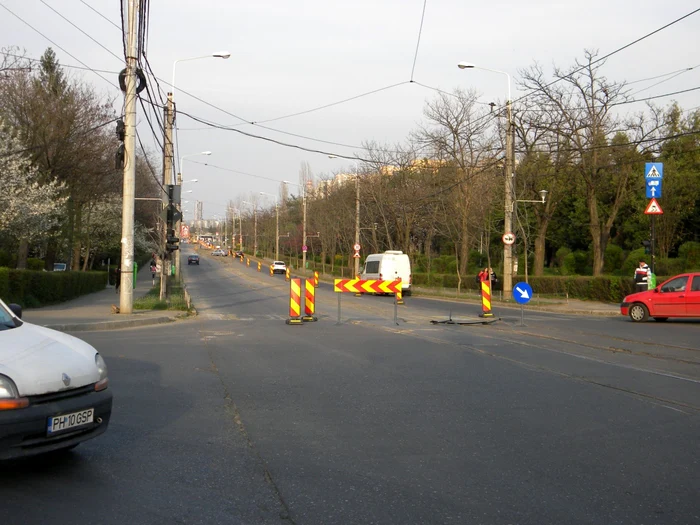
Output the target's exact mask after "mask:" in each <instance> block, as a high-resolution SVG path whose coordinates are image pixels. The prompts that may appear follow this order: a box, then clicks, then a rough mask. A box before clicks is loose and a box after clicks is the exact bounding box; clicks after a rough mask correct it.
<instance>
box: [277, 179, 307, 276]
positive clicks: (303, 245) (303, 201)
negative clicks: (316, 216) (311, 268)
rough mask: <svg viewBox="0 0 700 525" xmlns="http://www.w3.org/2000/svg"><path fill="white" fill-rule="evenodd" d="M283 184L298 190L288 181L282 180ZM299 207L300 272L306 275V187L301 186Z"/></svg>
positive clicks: (297, 185)
mask: <svg viewBox="0 0 700 525" xmlns="http://www.w3.org/2000/svg"><path fill="white" fill-rule="evenodd" d="M282 182H283V183H284V184H291V185H292V186H296V187H297V188H299V187H300V186H299V184H294V183H293V182H290V181H288V180H283V181H282ZM301 192H302V193H301V195H302V197H301V206H302V217H303V218H302V227H301V266H302V271H303V272H304V273H306V251H305V250H304V248H306V186H305V185H304V186H301Z"/></svg>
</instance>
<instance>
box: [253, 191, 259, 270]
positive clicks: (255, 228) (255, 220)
mask: <svg viewBox="0 0 700 525" xmlns="http://www.w3.org/2000/svg"><path fill="white" fill-rule="evenodd" d="M257 256H258V205H257V203H256V202H255V201H253V257H257Z"/></svg>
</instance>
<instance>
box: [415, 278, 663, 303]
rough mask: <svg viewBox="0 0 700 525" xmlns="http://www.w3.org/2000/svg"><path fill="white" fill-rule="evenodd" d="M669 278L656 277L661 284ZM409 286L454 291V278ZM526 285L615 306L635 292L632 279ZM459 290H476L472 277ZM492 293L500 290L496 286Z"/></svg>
mask: <svg viewBox="0 0 700 525" xmlns="http://www.w3.org/2000/svg"><path fill="white" fill-rule="evenodd" d="M668 278H669V277H661V276H657V277H656V282H657V283H658V284H661V283H662V282H663V281H665V280H666V279H668ZM412 281H413V284H414V285H416V286H425V287H432V288H455V289H456V288H457V276H456V275H454V274H434V273H431V274H426V273H414V274H413V275H412ZM520 281H525V276H524V275H514V276H513V284H515V283H518V282H520ZM528 283H529V284H530V286H532V289H533V290H534V292H535V293H536V294H542V295H545V296H546V295H568V297H569V298H572V299H584V300H591V301H602V302H606V303H619V302H621V301H622V299H623V298H624V297H625V296H626V295H628V294H631V293H634V292H636V291H637V290H636V288H635V283H634V279H632V278H630V277H616V276H602V277H590V276H544V277H532V276H530V277H529V278H528ZM462 289H463V290H477V289H478V285H477V283H476V279H475V278H474V276H473V275H467V276H465V277H463V278H462ZM495 289H496V290H499V289H500V287H499V285H497V286H496V287H495Z"/></svg>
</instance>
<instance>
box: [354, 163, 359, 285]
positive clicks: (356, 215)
mask: <svg viewBox="0 0 700 525" xmlns="http://www.w3.org/2000/svg"><path fill="white" fill-rule="evenodd" d="M355 244H360V172H359V170H358V169H357V164H355ZM359 275H360V258H359V257H355V277H359Z"/></svg>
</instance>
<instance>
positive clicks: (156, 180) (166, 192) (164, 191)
mask: <svg viewBox="0 0 700 525" xmlns="http://www.w3.org/2000/svg"><path fill="white" fill-rule="evenodd" d="M136 138H137V139H138V141H139V145H140V146H141V151H142V152H143V158H144V160H145V161H146V165H147V166H148V169H149V170H150V172H151V176H152V177H153V180H154V181H155V182H156V184H157V185H158V187H159V188H160V189H161V191H162V192H163V193H164V194H165V195H167V194H168V190H166V189H165V187H164V186H163V183H162V182H161V181H159V180H158V176H157V175H156V172H155V170H154V169H153V166H151V162H150V161H149V160H148V153H146V148H144V147H143V142H142V141H141V135H139V132H138V130H136Z"/></svg>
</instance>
